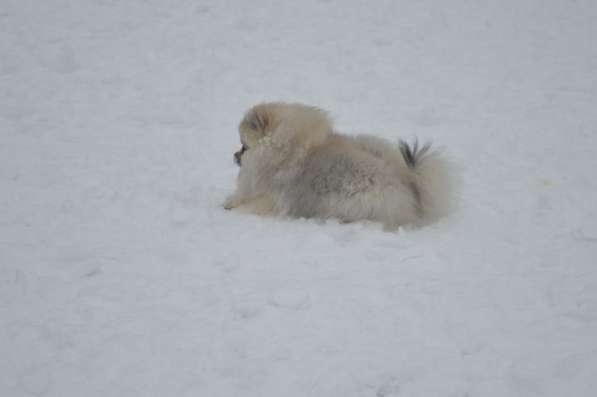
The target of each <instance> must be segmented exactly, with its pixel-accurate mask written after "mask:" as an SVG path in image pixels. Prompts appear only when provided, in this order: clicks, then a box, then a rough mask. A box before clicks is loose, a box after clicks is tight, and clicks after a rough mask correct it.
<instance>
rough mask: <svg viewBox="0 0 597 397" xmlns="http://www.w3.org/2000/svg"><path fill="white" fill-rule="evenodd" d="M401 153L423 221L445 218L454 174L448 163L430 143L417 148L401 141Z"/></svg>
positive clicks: (450, 197) (416, 143) (417, 144)
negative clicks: (432, 148) (408, 170)
mask: <svg viewBox="0 0 597 397" xmlns="http://www.w3.org/2000/svg"><path fill="white" fill-rule="evenodd" d="M399 147H400V153H401V154H402V158H403V159H404V162H405V163H406V166H407V167H408V168H409V169H410V170H411V171H412V173H411V176H412V178H411V180H410V181H409V187H410V189H411V190H412V193H413V197H414V199H415V202H416V205H417V209H418V211H419V214H420V215H421V218H422V220H423V221H432V220H435V219H437V218H439V217H441V216H443V215H446V214H447V213H448V211H449V210H450V209H451V208H452V203H453V193H454V192H453V190H454V175H453V170H452V166H451V165H450V163H449V162H448V161H447V160H446V159H444V158H443V157H442V156H441V153H440V152H438V151H432V150H431V144H429V143H426V144H424V145H423V146H421V147H419V142H418V141H415V143H414V144H413V145H412V146H411V145H409V144H408V143H406V142H404V141H400V145H399Z"/></svg>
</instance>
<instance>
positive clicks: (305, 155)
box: [224, 102, 453, 230]
mask: <svg viewBox="0 0 597 397" xmlns="http://www.w3.org/2000/svg"><path fill="white" fill-rule="evenodd" d="M238 130H239V133H240V141H241V143H242V148H241V149H240V150H239V151H238V152H236V153H234V160H235V162H236V163H237V164H238V165H239V166H240V172H239V174H238V179H237V187H236V191H235V192H234V193H233V194H232V195H231V196H230V197H229V198H228V199H227V200H226V202H225V203H224V208H226V209H234V208H239V209H243V210H245V211H248V212H251V213H254V214H257V215H266V216H286V217H296V218H318V219H330V218H335V219H338V220H339V221H341V222H355V221H361V220H370V221H374V222H380V223H382V224H383V225H384V228H385V229H386V230H394V229H396V228H398V227H400V226H402V225H420V224H423V223H428V222H429V221H433V220H435V219H437V218H438V217H440V216H442V215H444V214H445V213H446V212H447V210H448V209H449V208H450V204H451V198H452V185H453V183H452V175H451V174H452V172H451V171H450V167H449V164H448V162H447V161H446V160H445V159H444V158H443V157H442V156H441V155H440V153H439V152H437V151H432V150H431V148H430V145H428V144H427V145H423V146H419V145H418V144H417V143H416V142H415V143H414V144H413V145H409V144H407V143H405V142H404V141H398V142H396V143H393V142H390V141H388V140H385V139H382V138H378V137H375V136H371V135H357V136H348V135H343V134H340V133H338V132H336V131H334V128H333V125H332V123H331V121H330V119H329V118H328V116H327V114H326V112H324V111H323V110H321V109H318V108H316V107H312V106H307V105H303V104H298V103H282V102H272V103H262V104H259V105H256V106H254V107H253V108H251V109H250V110H249V111H248V112H247V113H246V114H245V116H244V118H243V119H242V121H241V122H240V125H239V128H238Z"/></svg>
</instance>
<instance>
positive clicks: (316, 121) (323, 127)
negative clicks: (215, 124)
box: [234, 102, 332, 165]
mask: <svg viewBox="0 0 597 397" xmlns="http://www.w3.org/2000/svg"><path fill="white" fill-rule="evenodd" d="M331 129H332V127H331V123H330V121H329V119H328V117H327V114H326V113H325V112H324V111H322V110H320V109H318V108H315V107H312V106H306V105H302V104H296V103H292V104H289V103H282V102H270V103H261V104H259V105H256V106H254V107H252V108H251V109H249V111H248V112H247V113H246V114H245V116H244V117H243V119H242V120H241V122H240V124H239V126H238V132H239V134H240V141H241V144H242V147H241V149H240V150H239V151H238V152H236V153H234V161H235V162H236V164H238V165H241V163H242V157H243V155H244V154H245V152H246V151H248V150H251V149H253V148H255V147H257V146H258V145H259V144H260V143H261V142H262V141H263V139H264V138H269V139H270V140H272V141H274V142H276V144H277V145H280V146H284V145H299V146H301V147H302V148H303V149H306V150H308V149H309V148H311V147H313V146H316V145H319V144H321V143H323V142H324V141H325V139H326V138H327V136H328V134H329V133H330V131H331Z"/></svg>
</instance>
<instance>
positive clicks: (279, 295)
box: [269, 290, 311, 310]
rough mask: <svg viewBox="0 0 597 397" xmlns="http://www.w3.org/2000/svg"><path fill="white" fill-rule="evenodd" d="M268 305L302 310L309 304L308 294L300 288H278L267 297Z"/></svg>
mask: <svg viewBox="0 0 597 397" xmlns="http://www.w3.org/2000/svg"><path fill="white" fill-rule="evenodd" d="M269 303H270V305H272V306H274V307H277V308H281V309H289V310H304V309H307V308H308V307H309V306H311V299H310V298H309V294H307V293H306V292H305V291H300V290H280V291H276V292H275V293H273V294H272V295H271V296H270V298H269Z"/></svg>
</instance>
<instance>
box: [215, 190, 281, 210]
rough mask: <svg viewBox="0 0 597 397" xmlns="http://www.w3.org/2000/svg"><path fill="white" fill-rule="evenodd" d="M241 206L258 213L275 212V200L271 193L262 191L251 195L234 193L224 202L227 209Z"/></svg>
mask: <svg viewBox="0 0 597 397" xmlns="http://www.w3.org/2000/svg"><path fill="white" fill-rule="evenodd" d="M239 207H243V208H245V209H246V210H247V211H249V212H251V213H253V214H256V215H270V214H271V213H272V212H273V208H274V201H273V199H272V197H271V196H270V195H269V194H267V193H260V194H257V195H255V196H251V197H241V196H238V195H236V194H233V195H232V196H230V197H228V198H227V199H226V201H225V202H224V209H226V210H231V209H234V208H239Z"/></svg>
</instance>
